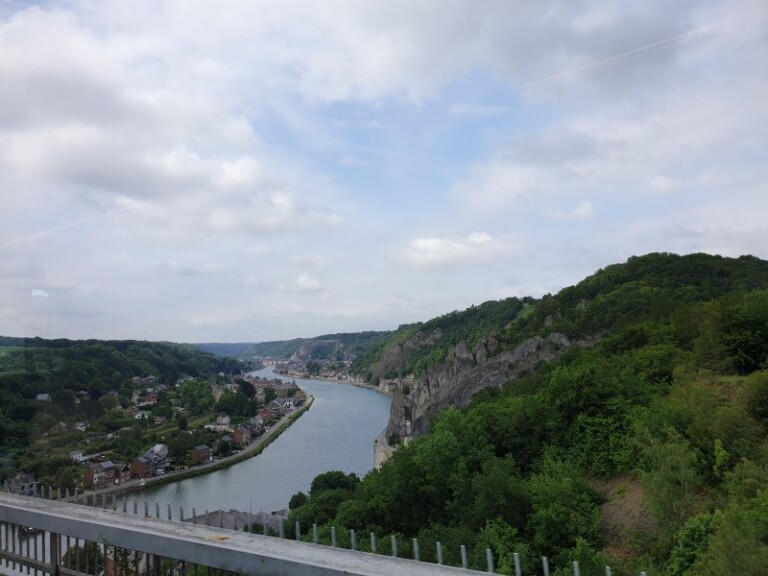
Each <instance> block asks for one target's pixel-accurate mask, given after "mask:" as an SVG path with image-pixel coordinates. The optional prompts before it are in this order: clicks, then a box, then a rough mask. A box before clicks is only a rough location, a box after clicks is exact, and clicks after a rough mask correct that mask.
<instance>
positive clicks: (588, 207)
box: [550, 200, 595, 220]
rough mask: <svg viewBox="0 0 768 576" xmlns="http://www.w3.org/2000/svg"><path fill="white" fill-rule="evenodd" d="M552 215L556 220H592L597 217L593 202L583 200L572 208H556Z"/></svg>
mask: <svg viewBox="0 0 768 576" xmlns="http://www.w3.org/2000/svg"><path fill="white" fill-rule="evenodd" d="M550 216H551V217H552V218H554V219H555V220H591V219H592V218H594V217H595V210H594V208H593V207H592V203H591V202H587V201H586V200H582V201H581V202H579V204H578V205H577V206H576V207H575V208H573V209H572V210H556V211H554V212H551V213H550Z"/></svg>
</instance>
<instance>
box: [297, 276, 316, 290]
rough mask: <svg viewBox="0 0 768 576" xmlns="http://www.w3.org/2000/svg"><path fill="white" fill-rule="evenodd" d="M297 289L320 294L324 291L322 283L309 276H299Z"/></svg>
mask: <svg viewBox="0 0 768 576" xmlns="http://www.w3.org/2000/svg"><path fill="white" fill-rule="evenodd" d="M296 287H297V288H298V289H299V290H300V291H302V292H319V291H321V290H322V289H323V286H322V285H321V284H320V282H319V281H318V280H316V279H315V278H313V277H312V276H310V275H309V274H299V277H298V278H296Z"/></svg>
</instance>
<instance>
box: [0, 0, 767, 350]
mask: <svg viewBox="0 0 768 576" xmlns="http://www.w3.org/2000/svg"><path fill="white" fill-rule="evenodd" d="M767 103H768V8H766V5H765V2H764V0H722V1H717V0H716V1H711V2H707V1H704V2H702V1H699V0H695V1H694V0H690V1H688V0H681V1H675V2H669V1H668V0H663V1H662V0H649V1H647V2H642V3H627V2H615V1H609V0H560V1H552V0H529V1H517V0H376V1H373V0H370V1H368V0H323V1H321V2H320V1H317V0H276V1H272V0H260V1H259V0H242V1H238V0H222V1H219V2H215V3H214V2H210V1H206V2H203V1H194V0H184V1H181V0H149V1H146V2H145V1H140V0H130V1H128V2H126V1H125V0H98V1H96V0H94V1H77V0H73V1H63V2H40V3H34V2H24V1H19V0H0V199H1V200H2V202H1V203H0V334H4V335H14V336H34V335H39V336H43V337H69V338H136V339H149V340H173V341H184V342H202V341H228V342H233V341H262V340H273V339H286V338H292V337H309V336H315V335H319V334H323V333H330V332H347V331H361V330H388V329H394V328H396V327H397V326H398V325H399V324H401V323H407V322H413V321H418V320H427V319H429V318H432V317H434V316H437V315H440V314H443V313H446V312H450V311H452V310H456V309H464V308H466V307H468V306H470V305H472V304H479V303H481V302H484V301H486V300H490V299H499V298H503V297H507V296H526V295H532V296H541V295H542V294H545V293H547V292H551V293H554V292H556V291H558V290H559V289H561V288H563V287H565V286H569V285H572V284H574V283H576V282H578V281H579V280H581V279H582V278H583V277H585V276H587V275H588V274H590V273H592V272H594V271H595V270H597V269H598V268H600V267H603V266H605V265H608V264H611V263H615V262H620V261H624V260H626V258H628V257H629V256H631V255H635V254H644V253H647V252H652V251H669V252H676V253H690V252H708V253H713V254H722V255H727V256H738V255H741V254H753V255H756V256H759V257H762V258H768V218H766V216H768V104H767Z"/></svg>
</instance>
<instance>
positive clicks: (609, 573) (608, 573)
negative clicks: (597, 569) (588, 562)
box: [605, 566, 613, 576]
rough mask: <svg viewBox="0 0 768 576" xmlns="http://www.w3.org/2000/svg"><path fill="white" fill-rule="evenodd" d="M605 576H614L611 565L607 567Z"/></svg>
mask: <svg viewBox="0 0 768 576" xmlns="http://www.w3.org/2000/svg"><path fill="white" fill-rule="evenodd" d="M605 576H613V572H612V571H611V567H610V566H606V567H605Z"/></svg>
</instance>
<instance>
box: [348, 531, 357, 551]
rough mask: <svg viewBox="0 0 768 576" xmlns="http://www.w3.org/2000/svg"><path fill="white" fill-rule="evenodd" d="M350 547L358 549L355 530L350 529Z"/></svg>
mask: <svg viewBox="0 0 768 576" xmlns="http://www.w3.org/2000/svg"><path fill="white" fill-rule="evenodd" d="M349 547H350V548H351V549H352V550H357V538H355V531H354V530H350V531H349Z"/></svg>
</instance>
